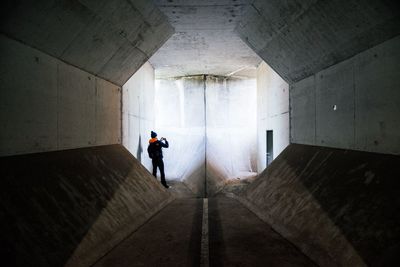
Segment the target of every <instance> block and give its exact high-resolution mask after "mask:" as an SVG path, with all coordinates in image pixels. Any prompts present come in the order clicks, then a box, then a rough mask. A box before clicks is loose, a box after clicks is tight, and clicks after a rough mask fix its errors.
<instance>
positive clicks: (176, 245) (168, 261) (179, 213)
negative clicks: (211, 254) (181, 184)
mask: <svg viewBox="0 0 400 267" xmlns="http://www.w3.org/2000/svg"><path fill="white" fill-rule="evenodd" d="M202 208H203V199H201V198H185V199H176V200H174V201H173V202H172V203H171V204H169V205H168V206H167V207H165V208H164V209H163V210H161V211H160V212H159V213H158V214H156V215H155V216H154V217H153V218H151V219H150V220H149V222H148V223H146V224H145V225H143V226H142V227H140V228H139V229H138V230H137V231H135V232H134V233H133V234H132V235H130V236H129V237H128V238H127V239H125V240H124V241H123V242H122V243H121V244H119V245H118V246H117V247H115V248H114V249H113V250H112V251H111V252H110V253H108V254H107V255H106V256H105V257H103V258H102V259H100V260H99V261H98V262H97V263H96V264H95V265H94V267H114V266H118V267H125V266H126V267H128V266H176V267H178V266H182V267H184V266H185V267H186V266H199V262H200V240H201V225H202Z"/></svg>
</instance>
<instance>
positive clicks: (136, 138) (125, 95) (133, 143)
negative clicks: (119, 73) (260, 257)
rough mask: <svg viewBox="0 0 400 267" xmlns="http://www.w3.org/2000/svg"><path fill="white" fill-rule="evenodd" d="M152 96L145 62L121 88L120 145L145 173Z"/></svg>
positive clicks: (149, 69)
mask: <svg viewBox="0 0 400 267" xmlns="http://www.w3.org/2000/svg"><path fill="white" fill-rule="evenodd" d="M154 92H155V89H154V69H153V67H152V66H151V65H150V63H148V62H146V63H145V64H144V65H143V66H142V67H141V68H140V69H139V70H138V71H137V72H136V73H135V74H134V75H133V76H132V77H131V78H130V79H129V80H128V81H127V82H126V83H125V84H124V85H123V86H122V133H123V134H122V135H123V137H122V144H123V145H124V146H125V147H126V148H127V149H128V150H129V151H130V152H131V153H132V155H134V156H135V157H136V158H137V159H138V160H139V161H140V162H141V163H142V164H143V165H144V166H145V167H146V168H147V169H148V170H149V171H152V164H151V160H150V158H149V157H148V154H147V145H148V140H149V138H150V131H151V130H153V128H154V118H155V116H154V113H155V108H154Z"/></svg>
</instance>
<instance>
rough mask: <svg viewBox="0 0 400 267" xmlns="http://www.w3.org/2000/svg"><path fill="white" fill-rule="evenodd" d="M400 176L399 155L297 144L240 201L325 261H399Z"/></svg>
mask: <svg viewBox="0 0 400 267" xmlns="http://www.w3.org/2000/svg"><path fill="white" fill-rule="evenodd" d="M398 177H400V157H399V156H395V155H386V154H377V153H370V152H359V151H352V150H342V149H333V148H327V147H318V146H307V145H298V144H291V145H289V146H288V147H287V148H286V149H285V150H284V151H283V152H282V153H281V155H280V156H279V157H278V158H277V159H275V161H274V162H272V164H271V165H270V166H269V167H268V168H267V169H266V170H265V171H264V172H263V173H261V174H260V175H259V177H258V178H257V179H256V180H255V181H254V182H253V183H251V184H250V185H249V186H248V187H247V188H246V189H245V190H244V191H242V192H241V193H240V192H239V195H238V196H237V195H236V198H238V199H239V200H240V201H241V202H242V203H243V204H245V206H246V207H248V208H249V209H251V210H252V211H253V212H255V213H256V214H257V215H258V216H259V217H260V218H262V219H263V220H264V221H266V222H267V223H268V224H270V225H271V226H272V227H273V228H274V229H275V230H276V231H277V232H279V233H280V234H281V235H283V236H284V237H285V238H287V239H288V240H289V241H290V242H292V243H293V244H295V245H296V246H297V247H299V248H300V249H301V250H302V251H303V252H304V253H305V254H306V255H308V256H309V257H310V258H312V259H313V260H314V261H315V262H317V263H318V264H319V265H320V266H398V265H399V263H400V258H399V252H400V250H399V240H400V216H399V213H398V210H399V209H400V206H399V205H400V203H399V201H398V199H399V197H398V192H399V190H400V182H399V180H398ZM233 196H235V195H233ZM232 212H233V211H232Z"/></svg>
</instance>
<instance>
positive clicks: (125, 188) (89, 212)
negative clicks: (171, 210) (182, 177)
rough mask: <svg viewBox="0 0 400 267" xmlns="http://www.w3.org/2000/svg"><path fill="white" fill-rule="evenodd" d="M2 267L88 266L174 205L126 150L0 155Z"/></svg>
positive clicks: (101, 148) (104, 148)
mask: <svg viewBox="0 0 400 267" xmlns="http://www.w3.org/2000/svg"><path fill="white" fill-rule="evenodd" d="M0 177H1V180H0V217H1V220H0V227H1V240H2V249H1V251H0V255H1V259H2V265H3V266H43V267H46V266H48V267H56V266H60V267H61V266H71V267H77V266H91V265H92V264H93V263H94V262H95V261H96V260H98V259H99V258H100V257H101V256H103V255H104V254H105V253H107V252H108V251H109V250H110V249H112V248H113V247H114V246H115V245H116V244H118V243H119V242H120V241H122V240H123V239H124V238H125V237H127V236H128V235H129V234H130V233H131V232H132V231H134V230H135V229H137V228H138V227H139V226H140V225H142V224H143V223H144V222H146V220H147V219H149V218H150V217H151V216H152V215H153V214H154V213H156V212H157V211H158V210H160V209H161V208H163V207H164V206H165V205H166V204H168V203H169V202H170V201H171V200H172V197H171V194H170V193H169V192H168V191H167V190H166V189H165V188H163V187H162V186H161V185H160V184H159V183H158V182H157V181H156V180H155V179H154V177H152V176H151V174H150V173H149V172H148V171H147V170H146V169H145V168H144V167H143V166H142V165H141V164H140V162H138V161H137V160H136V159H135V158H134V157H133V156H132V155H131V154H130V153H129V152H128V151H127V150H126V149H125V148H124V147H123V146H121V145H109V146H99V147H91V148H79V149H73V150H64V151H56V152H46V153H37V154H30V155H18V156H9V157H1V158H0Z"/></svg>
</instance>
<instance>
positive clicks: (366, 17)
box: [236, 0, 400, 83]
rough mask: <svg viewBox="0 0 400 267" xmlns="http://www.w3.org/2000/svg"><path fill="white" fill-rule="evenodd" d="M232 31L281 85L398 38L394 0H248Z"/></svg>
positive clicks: (399, 23) (398, 21)
mask: <svg viewBox="0 0 400 267" xmlns="http://www.w3.org/2000/svg"><path fill="white" fill-rule="evenodd" d="M236 31H237V32H238V34H239V36H240V37H241V38H242V40H243V41H244V42H246V43H247V44H248V45H249V47H251V48H252V49H253V50H254V51H255V52H256V53H257V54H258V55H259V56H260V57H261V58H262V59H264V61H265V62H267V63H268V64H269V65H270V66H271V67H272V68H273V69H274V70H275V71H276V72H277V73H279V75H280V76H281V77H283V78H284V79H285V80H286V81H287V82H289V83H294V82H298V81H300V80H302V79H304V78H306V77H308V76H310V75H313V74H315V73H316V72H319V71H321V70H323V69H325V68H327V67H329V66H332V65H335V64H337V63H339V62H341V61H343V60H346V59H348V58H350V57H352V56H354V55H356V54H357V53H360V52H362V51H364V50H366V49H369V48H371V47H373V46H375V45H378V44H380V43H382V42H384V41H386V40H388V39H391V38H393V37H395V36H396V35H398V34H400V16H399V6H398V1H396V0H373V1H358V0H348V1H342V0H330V1H318V0H304V1H299V0H286V1H265V0H254V1H251V5H249V6H248V8H247V11H246V12H244V14H243V16H242V18H241V22H239V23H237V27H236Z"/></svg>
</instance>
